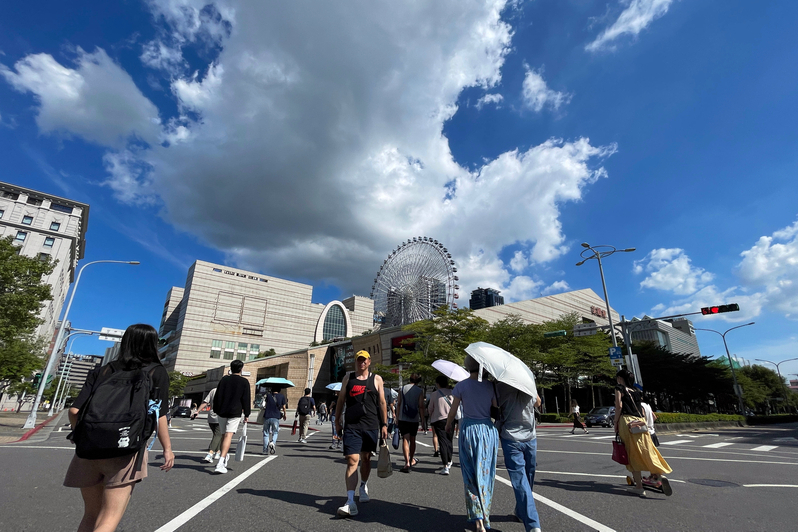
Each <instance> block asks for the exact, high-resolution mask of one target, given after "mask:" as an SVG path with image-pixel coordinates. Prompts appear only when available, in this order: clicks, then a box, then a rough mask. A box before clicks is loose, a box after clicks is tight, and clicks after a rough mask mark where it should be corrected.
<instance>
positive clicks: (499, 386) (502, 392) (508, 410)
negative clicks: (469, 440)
mask: <svg viewBox="0 0 798 532" xmlns="http://www.w3.org/2000/svg"><path fill="white" fill-rule="evenodd" d="M496 393H497V395H498V399H497V402H498V403H499V409H500V410H501V417H500V418H499V419H498V420H496V428H497V430H498V431H499V441H500V442H501V446H502V453H503V454H504V465H505V466H506V467H507V473H508V474H509V475H510V482H511V483H512V485H513V493H514V494H515V516H516V517H517V518H518V519H519V520H520V521H521V522H522V523H523V524H524V528H525V530H526V531H527V532H540V517H539V516H538V510H537V507H536V506H535V498H534V497H533V496H532V490H533V489H534V487H535V468H536V467H537V434H536V433H535V407H537V406H540V397H539V396H538V395H537V390H535V395H534V396H531V395H527V394H526V393H524V392H522V391H520V390H518V389H516V388H513V387H512V386H510V385H508V384H504V383H503V382H497V383H496Z"/></svg>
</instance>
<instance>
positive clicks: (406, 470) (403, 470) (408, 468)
mask: <svg viewBox="0 0 798 532" xmlns="http://www.w3.org/2000/svg"><path fill="white" fill-rule="evenodd" d="M399 471H400V472H402V473H410V467H408V466H404V467H403V468H402V469H400V470H399Z"/></svg>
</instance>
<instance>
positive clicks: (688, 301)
mask: <svg viewBox="0 0 798 532" xmlns="http://www.w3.org/2000/svg"><path fill="white" fill-rule="evenodd" d="M726 303H737V304H738V305H740V310H739V311H738V312H727V313H724V314H716V315H714V316H700V317H699V318H700V319H703V320H723V321H728V322H739V321H748V320H751V319H753V318H755V317H757V316H759V315H760V314H761V313H762V310H763V308H764V306H765V304H766V303H767V300H766V298H765V297H764V294H762V293H754V294H746V293H744V292H743V291H741V290H740V288H739V287H737V286H733V287H731V288H728V289H726V290H720V289H718V288H717V287H716V286H715V285H709V286H706V287H704V288H702V289H701V290H699V291H698V292H696V293H695V294H693V295H691V296H690V297H687V298H684V299H680V300H677V301H672V302H671V303H670V304H669V305H667V306H663V305H658V306H657V307H656V308H658V309H663V310H661V311H660V312H657V314H658V315H660V316H663V315H664V316H672V315H674V314H684V313H688V312H698V310H699V309H700V308H702V307H709V306H712V305H719V304H726Z"/></svg>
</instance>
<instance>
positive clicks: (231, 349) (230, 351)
mask: <svg viewBox="0 0 798 532" xmlns="http://www.w3.org/2000/svg"><path fill="white" fill-rule="evenodd" d="M235 350H236V343H235V342H225V343H224V359H225V360H233V355H234V354H235Z"/></svg>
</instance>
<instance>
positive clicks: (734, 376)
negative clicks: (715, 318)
mask: <svg viewBox="0 0 798 532" xmlns="http://www.w3.org/2000/svg"><path fill="white" fill-rule="evenodd" d="M754 323H755V322H753V321H752V322H751V323H746V324H743V325H738V326H737V327H732V328H731V329H728V330H727V331H726V332H720V331H716V330H715V329H699V328H698V327H696V328H695V330H696V331H709V332H713V333H715V334H719V335H720V337H721V338H723V347H725V348H726V356H727V357H728V359H729V368H730V369H731V374H732V379H733V380H734V394H735V395H736V396H737V404H738V406H739V407H740V414H742V415H745V404H744V403H743V390H742V388H740V386H739V385H738V384H737V373H736V372H735V371H734V364H733V363H732V359H731V354H729V346H728V344H727V343H726V334H728V333H729V332H730V331H733V330H734V329H739V328H740V327H748V326H749V325H753V324H754Z"/></svg>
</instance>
